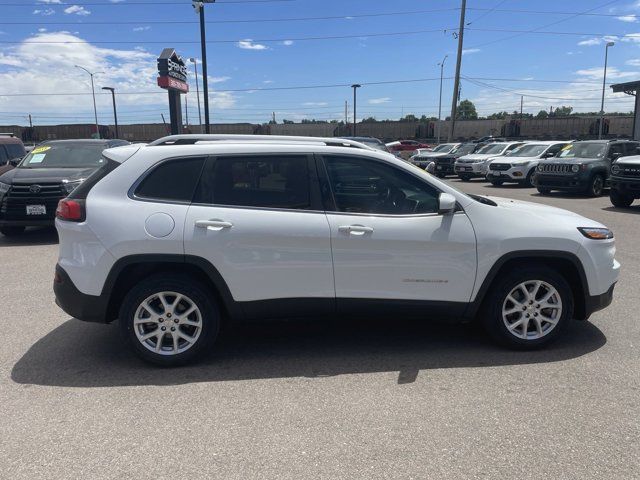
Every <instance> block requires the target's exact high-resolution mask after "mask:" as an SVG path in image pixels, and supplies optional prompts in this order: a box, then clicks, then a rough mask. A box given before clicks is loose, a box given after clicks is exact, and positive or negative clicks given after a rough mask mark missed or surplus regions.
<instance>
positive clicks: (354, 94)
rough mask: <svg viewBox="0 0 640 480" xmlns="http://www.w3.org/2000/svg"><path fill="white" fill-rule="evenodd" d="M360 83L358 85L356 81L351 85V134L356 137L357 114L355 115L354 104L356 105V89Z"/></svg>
mask: <svg viewBox="0 0 640 480" xmlns="http://www.w3.org/2000/svg"><path fill="white" fill-rule="evenodd" d="M361 86H362V85H359V84H357V83H354V84H353V85H351V88H353V136H354V137H356V136H357V135H356V123H357V122H358V119H357V116H356V105H357V93H356V92H357V91H358V88H360V87H361Z"/></svg>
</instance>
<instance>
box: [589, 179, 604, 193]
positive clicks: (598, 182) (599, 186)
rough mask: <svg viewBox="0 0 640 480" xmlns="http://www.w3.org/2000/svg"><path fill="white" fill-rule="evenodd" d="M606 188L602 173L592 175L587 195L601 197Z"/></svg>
mask: <svg viewBox="0 0 640 480" xmlns="http://www.w3.org/2000/svg"><path fill="white" fill-rule="evenodd" d="M603 190H604V177H603V176H602V175H600V174H596V175H594V176H593V177H591V180H589V184H588V185H587V191H586V193H587V195H589V196H590V197H599V196H601V195H602V191H603Z"/></svg>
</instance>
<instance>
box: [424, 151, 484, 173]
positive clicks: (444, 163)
mask: <svg viewBox="0 0 640 480" xmlns="http://www.w3.org/2000/svg"><path fill="white" fill-rule="evenodd" d="M484 145H485V144H480V143H476V142H470V143H462V144H460V145H459V146H457V147H456V148H454V149H453V150H451V152H449V153H448V154H447V155H443V156H441V157H437V158H433V159H432V161H433V162H434V163H435V167H436V168H435V174H436V177H440V178H444V177H446V176H447V175H456V172H455V171H454V170H453V165H454V163H456V159H458V157H462V156H463V155H469V154H471V153H473V152H475V151H476V150H478V149H480V148H482V147H483V146H484Z"/></svg>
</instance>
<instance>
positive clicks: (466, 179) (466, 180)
mask: <svg viewBox="0 0 640 480" xmlns="http://www.w3.org/2000/svg"><path fill="white" fill-rule="evenodd" d="M458 176H459V177H460V180H462V181H463V182H468V181H469V180H471V177H470V176H469V175H458Z"/></svg>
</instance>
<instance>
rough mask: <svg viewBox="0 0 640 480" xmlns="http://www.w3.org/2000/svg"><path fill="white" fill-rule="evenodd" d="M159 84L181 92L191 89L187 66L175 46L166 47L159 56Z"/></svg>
mask: <svg viewBox="0 0 640 480" xmlns="http://www.w3.org/2000/svg"><path fill="white" fill-rule="evenodd" d="M158 86H160V87H162V88H165V89H167V90H174V91H178V92H181V93H187V92H188V91H189V85H188V84H187V66H186V64H185V62H184V60H183V59H182V57H181V56H179V55H178V54H177V53H176V51H175V50H174V49H173V48H165V49H164V50H162V53H161V54H160V56H159V57H158Z"/></svg>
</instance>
